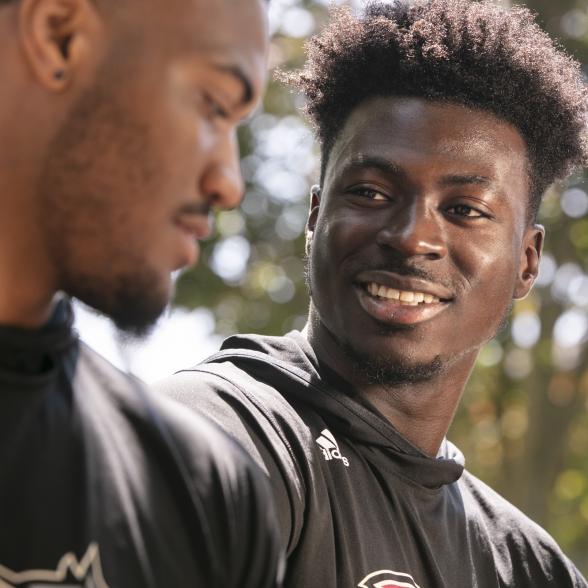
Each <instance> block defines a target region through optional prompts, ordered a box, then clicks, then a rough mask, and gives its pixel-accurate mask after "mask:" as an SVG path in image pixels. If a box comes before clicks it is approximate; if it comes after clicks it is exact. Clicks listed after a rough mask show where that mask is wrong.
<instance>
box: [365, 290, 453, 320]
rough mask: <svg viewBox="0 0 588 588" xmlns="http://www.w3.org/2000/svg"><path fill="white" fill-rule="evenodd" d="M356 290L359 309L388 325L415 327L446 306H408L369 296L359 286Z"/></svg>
mask: <svg viewBox="0 0 588 588" xmlns="http://www.w3.org/2000/svg"><path fill="white" fill-rule="evenodd" d="M356 290H357V294H358V298H359V303H360V304H361V307H362V308H363V309H364V310H365V311H366V312H367V313H368V314H369V315H370V316H372V317H373V318H375V319H376V320H377V321H379V322H381V323H386V324H389V325H416V324H418V323H422V322H425V321H428V320H430V319H432V318H433V317H435V316H437V315H438V314H439V313H440V312H443V311H444V310H445V309H446V308H447V306H448V304H447V302H432V303H430V304H422V303H421V304H418V305H417V306H409V305H406V304H401V303H400V302H399V301H398V300H390V299H388V298H376V297H374V296H371V295H370V294H368V293H367V292H366V291H365V290H364V289H363V288H362V287H361V286H356Z"/></svg>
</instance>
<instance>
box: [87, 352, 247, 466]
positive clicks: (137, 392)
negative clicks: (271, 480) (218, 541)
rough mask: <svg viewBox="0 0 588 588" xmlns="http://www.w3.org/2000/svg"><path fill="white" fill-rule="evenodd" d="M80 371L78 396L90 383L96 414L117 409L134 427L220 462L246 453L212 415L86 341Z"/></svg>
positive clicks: (91, 401)
mask: <svg viewBox="0 0 588 588" xmlns="http://www.w3.org/2000/svg"><path fill="white" fill-rule="evenodd" d="M79 371H80V372H81V373H79V374H78V376H79V377H78V379H77V380H76V386H77V387H84V388H85V389H83V390H80V394H79V399H80V400H83V398H84V393H85V392H86V391H87V387H90V388H92V393H91V394H88V395H87V396H88V403H92V409H94V411H93V412H94V414H96V412H98V414H99V413H100V409H101V408H104V409H105V411H113V412H116V413H118V414H119V415H122V417H123V419H124V420H125V421H127V423H130V424H131V425H132V426H133V428H141V430H142V431H143V434H145V433H146V434H147V435H149V432H151V433H153V434H155V435H157V436H160V437H163V438H166V437H167V438H168V440H169V439H173V441H174V443H177V444H180V445H185V446H186V447H189V448H190V450H191V452H192V453H195V452H198V453H200V454H203V455H210V456H211V457H213V456H214V457H221V458H222V457H224V459H220V460H219V461H218V462H217V463H222V462H223V461H226V459H227V457H229V456H232V455H236V456H237V457H238V458H239V459H240V458H241V457H242V456H243V455H244V454H243V452H242V450H241V448H240V447H239V446H238V445H237V444H236V443H234V442H233V441H232V439H231V438H230V437H229V436H228V435H227V434H226V433H224V431H222V430H221V429H220V427H218V426H217V425H216V424H215V423H214V422H212V421H211V420H210V419H209V418H207V417H206V416H204V415H202V414H199V413H193V412H191V411H187V410H185V409H184V408H183V407H181V406H180V405H179V404H178V403H177V402H174V401H173V400H172V399H170V398H167V397H166V396H165V395H163V394H158V393H156V392H155V391H153V390H152V389H151V388H150V387H148V386H147V385H146V384H145V383H143V382H142V381H141V380H140V379H138V378H136V377H135V376H133V375H132V374H127V373H124V372H122V371H121V370H119V369H118V368H117V367H116V366H114V365H113V364H111V363H110V362H109V361H108V360H106V359H105V358H103V357H102V356H101V355H99V354H98V353H96V352H95V351H94V350H93V349H91V348H90V347H88V346H86V345H83V346H82V349H81V357H80V362H79ZM96 396H98V397H99V400H98V401H97V398H96ZM119 424H120V423H119Z"/></svg>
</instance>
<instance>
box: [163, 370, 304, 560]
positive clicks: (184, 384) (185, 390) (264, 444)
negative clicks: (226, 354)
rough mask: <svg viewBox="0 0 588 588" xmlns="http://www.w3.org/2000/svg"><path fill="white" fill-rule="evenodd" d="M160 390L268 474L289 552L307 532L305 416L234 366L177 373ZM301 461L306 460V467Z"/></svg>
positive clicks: (281, 532)
mask: <svg viewBox="0 0 588 588" xmlns="http://www.w3.org/2000/svg"><path fill="white" fill-rule="evenodd" d="M155 389H156V391H157V392H159V393H163V394H165V395H166V396H168V397H171V398H172V399H174V400H176V401H178V402H180V403H181V404H183V405H184V406H187V407H189V408H190V409H191V410H193V411H194V412H196V413H199V414H203V415H205V416H206V417H208V418H210V419H212V420H213V421H214V422H216V423H217V424H218V425H219V426H220V427H221V428H222V429H223V430H224V431H226V432H227V433H228V434H229V435H230V436H231V437H232V438H233V439H235V440H236V441H237V442H238V443H239V444H240V445H241V446H242V447H243V448H244V449H245V451H246V452H247V453H248V454H249V455H250V456H251V457H252V458H253V460H254V461H255V462H256V463H257V465H258V466H259V467H260V468H261V469H262V471H263V472H264V473H265V474H266V475H267V477H268V479H269V481H270V486H271V490H272V494H273V497H274V504H275V506H276V510H277V516H278V523H279V527H280V534H281V542H282V545H283V546H284V549H285V550H286V554H287V555H288V556H289V555H290V553H291V552H292V551H293V549H294V548H295V546H296V544H297V542H298V538H299V535H300V533H301V530H302V526H303V521H304V510H305V495H306V484H305V482H304V480H305V476H304V475H303V471H302V470H303V467H304V464H305V463H306V461H307V459H305V456H304V448H303V443H301V442H300V438H301V437H302V436H303V435H304V434H305V431H304V430H297V427H298V428H300V429H303V428H304V426H303V425H302V424H301V423H300V417H299V416H298V415H297V413H296V412H295V411H294V409H293V408H292V407H291V406H290V405H289V404H288V403H287V402H286V401H285V400H284V399H283V397H281V396H280V395H278V394H277V393H276V392H275V391H274V390H273V389H271V388H269V387H268V386H265V385H264V384H262V383H260V382H257V381H255V380H253V379H251V378H248V376H247V375H246V374H243V372H241V371H240V370H238V368H236V367H235V366H233V365H232V364H222V369H219V366H217V365H207V366H203V367H202V369H201V368H198V369H197V370H192V371H185V372H180V373H178V374H175V375H174V376H171V377H170V378H167V379H166V380H164V381H162V382H159V383H158V384H156V386H155ZM301 464H303V465H302V466H301Z"/></svg>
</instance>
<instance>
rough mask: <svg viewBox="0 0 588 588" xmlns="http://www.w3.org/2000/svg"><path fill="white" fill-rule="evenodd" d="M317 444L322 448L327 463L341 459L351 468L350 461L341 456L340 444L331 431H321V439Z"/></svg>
mask: <svg viewBox="0 0 588 588" xmlns="http://www.w3.org/2000/svg"><path fill="white" fill-rule="evenodd" d="M316 442H317V443H318V445H319V447H320V448H321V451H322V452H323V456H324V458H325V460H326V461H330V460H331V459H340V460H341V461H342V462H343V464H344V465H345V467H349V460H348V459H347V458H346V457H343V456H342V455H341V451H339V444H338V443H337V441H335V437H333V433H331V431H329V429H324V430H323V431H321V434H320V437H318V438H317V440H316Z"/></svg>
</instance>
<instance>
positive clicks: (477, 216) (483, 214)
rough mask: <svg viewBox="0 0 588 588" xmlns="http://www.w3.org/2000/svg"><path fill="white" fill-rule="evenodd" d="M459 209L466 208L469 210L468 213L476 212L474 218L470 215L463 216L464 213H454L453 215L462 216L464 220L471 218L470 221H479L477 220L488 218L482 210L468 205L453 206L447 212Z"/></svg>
mask: <svg viewBox="0 0 588 588" xmlns="http://www.w3.org/2000/svg"><path fill="white" fill-rule="evenodd" d="M457 208H462V209H463V208H466V209H467V210H468V212H474V213H476V214H474V215H473V216H471V215H469V214H463V213H459V212H454V213H452V214H455V215H456V216H461V217H463V218H469V219H477V218H488V215H487V214H485V213H483V212H482V211H481V210H478V209H477V208H474V207H473V206H469V205H468V204H454V205H452V206H450V207H449V208H448V209H447V210H448V211H450V210H451V209H457Z"/></svg>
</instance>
